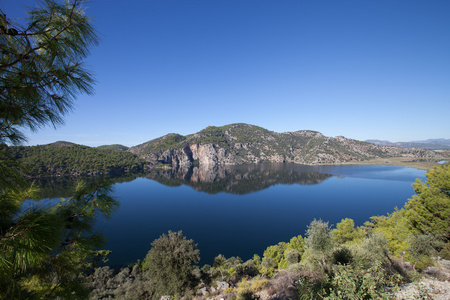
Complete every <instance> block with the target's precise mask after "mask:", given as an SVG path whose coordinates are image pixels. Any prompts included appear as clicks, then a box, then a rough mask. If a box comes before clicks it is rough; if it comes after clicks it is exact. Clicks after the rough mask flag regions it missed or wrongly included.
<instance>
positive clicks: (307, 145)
mask: <svg viewBox="0 0 450 300" xmlns="http://www.w3.org/2000/svg"><path fill="white" fill-rule="evenodd" d="M128 151H130V152H132V153H134V154H136V155H138V156H139V157H141V158H143V159H145V160H147V161H148V162H150V163H151V164H153V165H158V164H167V165H171V166H172V167H173V168H189V167H191V166H195V165H199V166H202V167H204V166H210V167H213V166H216V165H240V164H247V163H260V162H293V163H299V164H308V165H320V164H338V163H344V162H349V161H363V160H367V159H371V158H378V157H400V156H405V157H417V158H433V157H437V156H438V154H436V153H435V152H433V151H430V150H424V149H403V148H398V147H391V146H378V145H374V144H372V143H367V142H361V141H357V140H353V139H348V138H345V137H342V136H338V137H326V136H324V135H322V134H321V133H319V132H317V131H309V130H301V131H296V132H286V133H276V132H272V131H269V130H267V129H264V128H261V127H258V126H254V125H249V124H231V125H226V126H222V127H207V128H205V129H203V130H202V131H200V132H198V133H195V134H191V135H188V136H182V135H179V134H173V133H172V134H168V135H166V136H163V137H160V138H157V139H154V140H151V141H148V142H146V143H143V144H141V145H138V146H135V147H131V148H130V149H129V150H128Z"/></svg>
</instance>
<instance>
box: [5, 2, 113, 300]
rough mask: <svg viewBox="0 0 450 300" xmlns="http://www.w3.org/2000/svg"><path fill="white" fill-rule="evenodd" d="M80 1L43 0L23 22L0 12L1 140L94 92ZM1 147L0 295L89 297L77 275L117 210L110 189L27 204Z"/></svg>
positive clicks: (24, 187)
mask: <svg viewBox="0 0 450 300" xmlns="http://www.w3.org/2000/svg"><path fill="white" fill-rule="evenodd" d="M82 2H84V1H83V0H73V1H66V2H64V3H63V4H60V3H58V2H57V1H53V0H43V1H42V2H41V4H42V8H32V9H31V10H30V11H29V17H28V23H27V24H16V23H14V22H13V21H11V20H9V19H7V18H6V13H5V12H3V11H1V12H0V45H1V46H0V47H1V53H2V54H1V56H0V78H1V80H0V144H2V143H11V144H17V143H19V142H21V141H24V140H25V136H24V134H23V133H22V130H23V129H30V130H37V129H39V128H41V127H43V126H46V125H53V126H56V125H58V124H61V123H63V116H64V115H65V114H66V113H67V112H68V111H69V110H70V109H71V108H72V101H73V100H74V98H75V96H76V95H78V94H79V93H88V94H89V93H91V92H92V83H93V78H92V76H91V75H90V74H89V72H88V71H87V70H86V69H85V68H84V67H83V63H82V59H84V58H85V57H86V55H87V54H88V53H89V48H90V47H91V46H92V45H95V44H97V37H96V34H95V31H94V29H93V28H92V26H91V24H90V22H89V19H88V18H87V17H86V16H85V15H84V13H83V8H82V6H81V5H82ZM6 149H7V147H2V149H0V171H1V172H0V188H1V189H0V298H1V299H23V298H27V299H34V298H36V299H43V298H45V299H48V298H62V299H71V298H73V299H80V298H84V297H86V296H87V290H86V289H85V287H84V285H83V280H82V279H81V276H82V275H83V273H82V272H83V270H86V269H87V268H90V267H91V266H92V261H93V260H94V259H95V257H96V252H95V251H94V249H95V248H97V247H98V246H99V245H100V242H101V238H100V237H99V236H98V235H97V234H96V233H95V232H93V224H94V222H95V219H96V217H98V216H109V215H110V214H111V213H112V211H114V209H115V208H116V207H117V202H115V201H114V200H113V199H112V198H111V197H110V196H111V188H110V187H109V186H108V185H107V184H106V185H103V184H96V185H95V186H86V185H80V186H79V187H78V189H77V191H76V193H75V196H74V197H72V198H69V199H63V200H62V201H61V202H59V203H58V204H55V205H44V204H42V203H40V202H32V200H28V199H30V198H33V195H34V193H35V189H34V188H33V187H32V185H31V184H30V183H29V182H28V181H27V180H26V179H25V178H24V177H23V176H22V174H23V170H22V167H21V166H20V165H19V164H18V163H17V162H16V161H14V160H12V159H11V157H9V156H8V155H7V153H6ZM38 163H39V162H38Z"/></svg>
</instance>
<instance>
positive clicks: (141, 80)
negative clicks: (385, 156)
mask: <svg viewBox="0 0 450 300" xmlns="http://www.w3.org/2000/svg"><path fill="white" fill-rule="evenodd" d="M36 3H37V1H34V0H0V7H1V9H2V10H3V11H4V12H6V14H7V17H9V18H15V20H16V21H17V22H20V21H21V18H22V17H23V16H24V12H25V11H26V6H32V5H35V4H36ZM86 14H87V15H88V16H91V17H92V19H93V23H94V26H95V28H96V29H97V31H98V32H99V35H100V38H101V41H100V45H99V46H98V47H96V48H93V49H92V53H91V55H90V56H89V57H88V58H87V59H86V63H87V64H88V65H89V67H90V69H91V70H92V71H93V73H94V74H95V77H96V79H97V84H96V85H95V95H94V96H85V95H82V96H80V97H79V98H78V99H77V100H76V102H75V106H74V110H73V112H72V113H70V114H69V115H68V116H67V117H66V118H65V119H66V124H65V125H64V126H61V127H58V128H57V129H56V130H55V129H53V128H52V127H48V128H45V129H43V130H40V131H39V132H38V133H34V134H31V133H30V134H28V140H29V144H30V145H36V144H47V143H51V142H55V141H58V140H65V141H71V142H75V143H79V144H84V145H88V146H98V145H104V144H123V145H126V146H134V145H137V144H140V143H143V142H146V141H148V140H151V139H154V138H157V137H159V136H162V135H165V134H167V133H180V134H183V135H186V134H190V133H195V132H197V131H200V130H201V129H203V128H205V127H206V126H210V125H212V126H222V125H226V124H230V123H238V122H239V123H248V124H253V125H258V126H261V127H264V128H266V129H268V130H271V131H276V132H287V131H297V130H303V129H310V130H317V131H320V132H322V133H323V134H324V135H327V136H338V135H343V136H345V137H348V138H353V139H358V140H366V139H385V140H390V141H393V142H397V141H411V140H422V139H428V138H450V117H449V112H450V17H449V16H450V1H449V0H433V1H428V0H420V1H419V0H405V1H400V0H367V1H362V0H314V1H313V0H305V1H304V0H278V1H276V0H129V1H123V0H94V1H91V2H89V3H87V4H86Z"/></svg>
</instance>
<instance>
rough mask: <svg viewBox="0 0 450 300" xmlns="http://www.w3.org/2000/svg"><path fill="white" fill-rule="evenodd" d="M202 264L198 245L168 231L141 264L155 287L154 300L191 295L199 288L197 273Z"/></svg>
mask: <svg viewBox="0 0 450 300" xmlns="http://www.w3.org/2000/svg"><path fill="white" fill-rule="evenodd" d="M199 261H200V251H199V250H198V249H197V245H196V244H195V243H194V241H193V240H188V239H186V237H185V236H183V233H182V232H181V231H178V232H173V231H169V233H168V234H163V235H162V236H160V237H159V238H158V239H156V240H155V241H153V242H152V248H151V249H150V251H149V252H148V254H147V256H146V257H145V259H144V261H143V263H142V268H143V270H144V271H145V272H146V273H147V275H148V277H149V278H150V281H151V283H152V289H153V291H154V293H153V298H154V299H159V298H160V297H161V296H163V295H171V296H183V295H185V294H186V293H187V292H189V291H192V290H193V288H194V287H195V286H196V284H197V278H196V277H195V275H194V270H195V269H196V268H197V266H196V265H197V263H198V262H199Z"/></svg>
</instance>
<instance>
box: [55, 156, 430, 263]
mask: <svg viewBox="0 0 450 300" xmlns="http://www.w3.org/2000/svg"><path fill="white" fill-rule="evenodd" d="M416 178H421V179H425V171H421V170H416V169H410V168H404V167H390V166H330V167H305V166H298V165H282V164H281V165H280V164H276V165H273V164H272V165H256V166H255V165H253V166H241V167H234V168H232V167H227V168H221V169H213V170H212V169H209V170H199V169H197V168H195V169H194V170H184V171H183V170H179V171H178V172H175V173H173V172H169V171H160V172H155V173H152V174H147V175H145V177H139V178H136V179H133V178H130V179H128V180H131V181H128V182H126V181H125V182H123V179H122V182H121V183H116V184H115V189H116V192H115V196H116V199H117V200H119V201H120V208H119V210H118V211H117V212H116V213H115V214H114V216H113V217H112V219H111V220H110V221H109V222H103V221H102V222H99V224H98V228H99V229H100V230H101V232H103V233H104V235H106V237H107V238H108V243H107V245H106V246H105V247H104V248H105V249H109V250H112V255H111V256H110V264H111V265H121V264H128V263H133V262H135V261H136V260H137V259H142V258H144V257H145V255H146V253H147V252H148V250H149V249H150V243H151V242H152V241H153V240H155V239H156V238H158V237H159V236H160V235H161V234H162V233H167V231H168V230H172V231H178V230H182V231H183V233H184V235H185V236H187V237H188V238H189V239H193V240H194V241H195V242H196V243H198V248H199V249H200V256H201V259H202V260H201V263H202V264H204V263H209V264H211V263H212V261H213V259H214V257H215V256H216V255H218V254H219V253H221V254H224V255H225V256H227V257H229V256H240V257H241V258H242V259H243V260H246V259H249V258H251V257H252V256H253V254H255V253H257V254H259V255H262V253H263V251H264V249H265V248H267V246H269V245H273V244H276V243H278V242H280V241H289V239H290V238H291V237H293V236H296V235H299V234H301V235H302V236H304V232H305V230H306V226H307V225H308V224H309V223H310V222H311V221H312V220H313V219H314V218H316V219H322V220H325V221H329V222H330V224H336V223H338V222H340V220H341V219H343V218H352V219H354V220H355V223H356V224H357V225H362V224H363V223H364V222H365V221H368V220H369V218H370V217H371V216H374V215H382V214H386V213H388V212H392V211H393V210H394V208H395V207H396V206H397V207H399V208H400V207H402V206H403V205H404V204H405V202H406V201H407V199H408V198H410V197H411V195H413V194H414V190H413V188H412V187H411V184H412V183H413V182H414V181H415V179H416ZM52 186H55V185H54V184H52ZM62 189H63V188H62ZM62 189H61V190H62ZM61 190H59V191H53V194H55V193H58V192H59V193H61ZM62 196H64V195H62Z"/></svg>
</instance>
